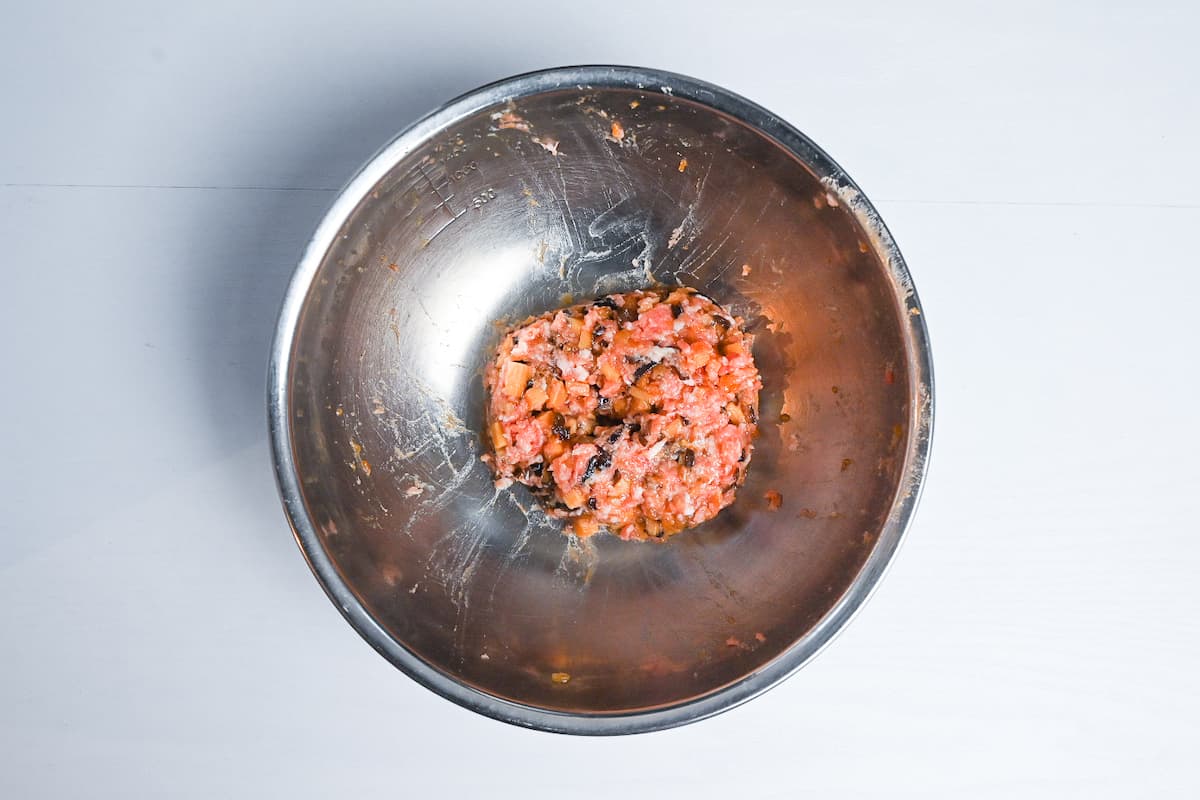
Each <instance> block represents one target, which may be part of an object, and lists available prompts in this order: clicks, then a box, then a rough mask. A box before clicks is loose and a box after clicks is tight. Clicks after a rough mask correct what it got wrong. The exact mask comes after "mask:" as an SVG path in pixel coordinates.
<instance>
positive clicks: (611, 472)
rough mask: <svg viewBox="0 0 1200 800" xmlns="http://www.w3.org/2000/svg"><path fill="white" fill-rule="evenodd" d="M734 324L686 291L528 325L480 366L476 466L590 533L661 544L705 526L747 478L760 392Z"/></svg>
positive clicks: (598, 303)
mask: <svg viewBox="0 0 1200 800" xmlns="http://www.w3.org/2000/svg"><path fill="white" fill-rule="evenodd" d="M752 345H753V337H752V336H751V335H750V334H748V333H746V332H745V331H743V330H742V321H741V320H740V319H738V318H737V317H734V316H732V315H731V314H730V313H729V312H727V311H726V310H725V309H723V308H722V307H721V306H719V305H717V304H716V303H714V302H713V301H712V300H710V299H709V298H707V297H705V296H704V295H702V294H700V293H699V292H697V291H696V290H694V289H689V288H677V289H672V290H663V291H639V292H629V293H626V294H614V295H610V296H608V297H602V298H600V299H598V300H595V301H593V302H591V303H586V304H582V305H575V306H571V307H569V308H562V309H559V310H557V311H553V312H550V313H548V314H544V315H542V316H540V317H530V318H529V319H527V320H525V321H524V322H523V323H522V324H521V325H519V326H517V327H516V328H514V329H512V330H510V331H509V332H508V333H507V334H506V335H505V337H504V339H503V341H502V342H501V344H500V346H499V348H498V349H497V351H496V354H495V357H494V358H493V359H492V361H491V362H490V363H489V364H488V367H487V370H486V372H485V376H484V381H485V384H486V389H487V395H488V401H487V402H488V408H487V415H488V430H487V437H486V438H487V439H488V441H489V442H490V444H491V446H492V452H491V453H489V454H488V455H486V456H484V460H485V461H487V462H488V463H490V464H491V466H492V469H493V470H494V472H495V474H496V485H497V486H500V487H505V486H508V485H510V484H511V483H512V482H513V481H516V482H519V483H523V484H525V485H527V486H529V487H530V488H531V489H532V490H533V491H534V493H535V494H536V495H537V496H538V497H539V498H540V499H541V501H542V505H543V507H544V508H545V509H546V513H547V514H549V515H551V516H554V517H563V518H571V519H572V524H573V527H574V531H575V533H576V534H578V535H580V536H588V535H591V534H592V533H595V532H596V531H597V530H598V529H599V528H601V527H603V528H607V529H608V530H610V531H612V532H613V533H616V534H617V535H618V536H620V537H621V538H623V539H648V538H654V539H661V538H664V537H667V536H670V535H672V534H675V533H678V532H679V531H682V530H684V529H686V528H690V527H693V526H695V525H699V524H700V523H701V522H704V521H705V520H708V519H711V518H712V517H714V516H716V514H717V512H719V511H720V510H721V509H722V508H724V507H725V506H727V505H729V504H730V503H732V502H733V499H734V495H735V493H736V491H737V487H738V486H739V485H740V484H741V482H742V480H743V479H744V477H745V474H746V467H747V466H748V465H749V463H750V454H751V451H752V449H753V444H752V440H753V438H754V435H755V431H756V427H757V423H758V415H757V408H758V392H759V389H760V388H762V381H761V379H760V377H759V374H758V370H757V368H755V366H754V358H753V356H752V354H751V347H752Z"/></svg>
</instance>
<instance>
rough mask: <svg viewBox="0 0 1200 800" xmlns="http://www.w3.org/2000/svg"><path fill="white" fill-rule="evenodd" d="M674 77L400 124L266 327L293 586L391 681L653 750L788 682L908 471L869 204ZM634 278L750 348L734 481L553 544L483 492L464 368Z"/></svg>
mask: <svg viewBox="0 0 1200 800" xmlns="http://www.w3.org/2000/svg"><path fill="white" fill-rule="evenodd" d="M575 77H580V76H575ZM670 77H671V78H674V79H675V82H674V85H673V86H672V87H669V88H668V89H666V90H664V89H663V88H661V87H660V86H658V85H653V87H652V88H638V87H637V86H636V83H638V81H636V80H633V79H631V77H630V76H629V75H628V74H622V73H621V72H620V71H615V72H613V71H610V72H602V71H593V73H591V74H585V75H583V76H582V78H581V79H580V80H570V79H568V78H564V77H563V76H562V75H561V74H560V75H557V76H556V75H554V74H551V75H550V76H546V75H542V76H535V77H534V78H531V79H525V83H523V84H512V85H510V86H508V87H505V88H503V89H501V90H496V89H492V90H488V91H484V92H481V93H480V94H478V95H476V96H474V97H473V98H468V99H466V100H464V101H459V102H458V103H457V104H455V105H452V106H451V107H449V108H448V109H447V110H446V111H443V112H442V113H440V114H439V115H437V116H435V117H433V118H430V119H427V120H425V121H424V122H422V123H420V124H419V125H418V126H417V128H416V129H414V130H413V131H410V132H409V133H408V134H406V135H405V137H402V138H401V139H400V140H398V142H397V143H395V144H393V145H392V146H391V147H390V148H389V149H388V150H385V151H384V153H383V154H381V156H379V157H378V158H377V159H376V161H375V162H373V166H371V167H368V168H367V169H365V170H364V172H363V174H361V175H360V176H359V177H358V178H357V179H356V181H355V182H354V183H353V184H352V185H351V187H350V189H348V190H347V192H346V195H344V196H343V199H342V200H341V201H340V202H342V203H344V204H346V206H345V208H346V209H347V210H349V213H348V214H342V213H341V211H340V210H339V209H338V207H337V206H335V209H334V211H332V212H331V214H330V218H329V219H327V220H326V223H325V225H324V228H323V231H324V233H322V232H321V231H319V232H318V234H317V236H316V238H315V239H314V244H313V249H312V250H310V254H309V256H308V257H307V263H308V269H307V271H306V270H305V268H304V267H303V266H302V269H301V272H300V273H299V274H298V277H297V279H296V280H297V282H296V284H294V286H293V289H292V297H291V299H290V300H289V307H288V308H287V309H285V312H284V315H283V319H282V321H281V328H280V344H279V347H280V352H279V353H277V358H278V359H279V362H278V363H277V364H276V365H275V367H274V369H275V370H276V371H275V373H274V374H273V380H274V388H273V391H274V393H275V394H274V397H275V401H276V406H277V408H276V411H277V416H278V418H277V419H276V420H275V422H276V431H275V433H276V440H277V442H276V446H277V454H278V455H279V457H280V465H279V466H280V475H281V483H282V484H283V487H284V494H285V498H286V499H288V501H289V510H290V512H291V515H292V518H293V524H294V525H295V527H296V528H297V534H298V537H299V538H300V539H301V543H302V545H303V546H304V547H305V549H306V551H307V555H308V556H309V558H310V561H312V562H313V564H314V568H315V569H316V570H317V572H318V575H319V576H320V577H322V579H323V581H324V583H325V584H326V588H327V590H329V591H330V593H331V595H332V596H333V598H334V600H335V602H337V603H338V604H339V606H341V607H342V609H343V612H344V613H346V614H347V616H348V617H350V619H351V621H352V622H353V623H354V624H355V626H356V627H357V628H359V630H360V632H362V633H363V634H364V635H365V636H366V637H367V638H368V639H370V640H372V642H373V644H375V646H376V647H377V648H379V649H380V650H381V651H382V652H384V653H385V655H387V656H388V657H389V658H391V659H392V660H393V661H395V662H396V663H398V664H399V665H400V666H401V667H403V668H405V669H406V671H408V672H410V674H413V675H414V677H417V678H418V679H419V680H421V681H422V682H423V683H426V685H429V686H431V688H434V689H435V690H437V691H439V692H442V693H443V694H446V695H447V696H450V697H452V698H453V699H456V700H458V701H459V702H464V703H465V704H467V705H470V706H472V707H474V708H476V709H477V710H482V711H484V712H486V713H491V714H493V715H495V716H498V717H500V718H503V719H507V720H509V721H515V722H518V723H521V724H531V725H537V726H540V727H546V728H551V729H561V730H577V731H582V732H615V731H617V730H636V729H646V728H651V727H661V726H663V725H666V724H676V723H678V722H680V721H686V720H687V719H689V718H694V717H696V716H702V715H703V714H705V713H712V712H713V711H715V710H720V708H723V707H725V706H727V705H730V704H732V703H734V702H737V701H739V700H740V699H745V697H748V696H750V695H752V694H754V693H757V691H761V690H762V689H763V688H765V687H766V686H767V685H769V684H770V683H771V682H774V681H776V680H778V679H780V678H781V677H782V676H784V675H786V674H787V673H788V672H790V671H792V670H793V669H795V668H796V667H797V666H799V665H800V664H801V663H803V661H804V660H806V659H807V658H808V657H810V656H811V655H812V653H814V652H815V651H816V650H817V649H818V648H819V647H820V646H821V645H823V644H824V643H825V642H826V641H827V640H828V638H829V637H830V636H831V635H832V634H833V633H834V632H835V631H836V629H837V628H838V627H840V625H841V624H843V623H844V622H845V620H846V619H847V618H848V616H849V614H851V613H852V612H853V610H854V608H856V607H857V605H858V604H859V603H860V602H861V601H862V599H863V598H864V597H865V595H866V593H867V592H868V591H869V590H870V588H871V586H872V585H873V583H874V581H875V580H876V579H877V578H878V576H879V573H880V572H881V571H882V569H883V567H884V566H885V565H886V562H887V560H888V558H889V557H890V555H891V553H892V551H893V550H894V548H895V546H896V543H897V542H898V540H899V536H900V534H901V533H902V530H903V527H904V524H905V522H906V520H907V516H908V514H909V513H910V512H911V510H912V504H913V502H914V501H915V497H914V494H915V489H916V488H917V484H919V479H920V475H921V472H922V469H923V465H924V457H925V454H926V452H927V448H928V433H929V431H928V428H929V412H930V408H929V401H930V396H929V389H930V387H929V372H928V362H927V352H926V351H925V339H924V330H923V327H922V322H921V318H920V316H919V308H918V307H917V305H916V302H917V301H916V298H915V295H914V294H913V293H912V289H911V285H910V284H909V282H908V279H907V273H906V272H905V271H904V267H903V264H902V262H901V261H900V260H899V254H898V252H896V251H895V248H894V246H892V244H891V242H890V239H889V238H888V237H887V234H886V231H885V230H884V229H883V228H882V226H881V225H880V224H879V222H878V220H877V218H875V217H874V215H873V212H872V211H871V209H870V207H869V205H867V204H866V202H865V200H864V199H863V198H861V196H860V195H858V193H857V191H856V190H855V189H854V187H853V185H852V184H850V183H849V181H848V179H845V178H844V176H843V175H841V174H840V172H839V171H838V170H837V168H836V165H833V164H832V162H831V161H828V159H827V157H825V156H824V154H822V153H820V151H818V150H816V149H815V148H813V147H812V146H811V144H809V143H807V141H806V140H803V139H802V138H793V140H791V141H789V142H788V144H789V146H788V147H784V146H781V144H780V142H778V141H776V140H774V139H772V138H770V137H768V136H766V135H764V134H763V132H762V130H760V129H759V127H756V126H755V125H751V124H747V123H746V122H744V121H741V120H739V119H736V118H735V117H734V116H733V115H732V114H731V113H727V112H729V111H730V110H731V109H732V110H733V111H738V112H739V116H741V117H742V118H743V119H745V118H747V117H753V116H754V115H755V114H759V113H761V114H764V115H765V113H766V112H762V111H761V109H756V108H753V107H749V106H742V105H739V103H741V101H740V100H736V98H735V99H732V100H731V99H729V96H726V95H723V94H721V95H712V94H711V93H708V94H706V92H709V90H710V89H711V87H705V86H704V85H703V84H695V83H690V82H687V81H686V80H684V79H681V78H677V76H670ZM514 86H515V87H516V88H515V90H514ZM513 94H516V95H517V97H515V99H510V98H511V97H512V95H513ZM521 95H525V96H521ZM689 97H690V99H689ZM697 101H705V102H697ZM714 106H720V107H722V108H724V109H725V110H724V111H721V110H717V108H715V107H714ZM757 122H758V125H759V126H760V127H768V126H770V125H776V126H779V125H781V123H778V121H773V120H771V119H770V118H769V117H760V118H759V119H758V120H757ZM774 130H775V132H776V133H777V135H780V136H783V134H784V133H786V134H787V135H788V136H793V137H798V134H795V132H794V131H791V132H789V131H790V129H785V128H776V129H774ZM781 131H782V133H781ZM804 148H809V149H808V150H804ZM796 151H800V152H799V153H797V152H796ZM798 155H799V156H800V157H797V156H798ZM350 209H352V210H350ZM339 217H340V218H339ZM323 237H324V238H323ZM655 283H663V284H677V283H682V284H687V285H692V286H696V287H698V288H700V289H702V290H703V291H705V292H707V293H709V294H711V295H712V296H713V297H715V298H718V299H719V300H720V301H722V302H724V303H726V304H728V305H730V306H731V307H732V308H733V309H734V310H735V312H736V313H738V314H739V315H741V316H743V317H744V318H746V319H747V320H748V321H749V322H748V324H749V325H750V327H751V328H752V329H753V330H754V331H755V332H756V333H757V341H756V345H755V357H756V359H757V362H758V364H759V366H760V369H761V371H762V374H763V378H764V390H763V394H762V399H761V414H760V416H761V419H762V421H763V422H762V426H761V436H760V438H759V439H758V442H757V444H756V449H755V453H754V457H753V463H752V465H751V468H750V470H749V475H748V479H747V481H746V484H745V486H744V487H743V488H742V489H741V491H740V493H739V496H738V500H737V502H736V503H735V504H734V505H733V506H732V507H731V508H729V509H727V510H726V511H724V512H723V513H722V514H721V515H720V516H719V517H718V518H717V519H715V520H713V521H712V522H710V523H707V524H705V525H703V526H701V527H700V528H699V529H696V530H694V531H692V532H689V533H685V534H683V535H680V536H678V537H675V538H673V539H671V540H670V541H669V542H668V543H666V544H665V545H657V544H638V543H625V542H621V541H619V540H617V539H615V538H614V537H610V536H598V537H593V538H591V539H588V540H583V541H580V540H576V539H574V538H572V537H568V536H564V535H563V534H562V533H561V532H560V525H559V523H557V522H554V521H551V520H548V519H547V518H546V517H545V516H544V515H543V514H542V513H541V512H540V511H539V509H538V507H537V504H536V502H534V501H533V499H532V498H531V497H530V495H529V494H528V493H527V492H526V491H525V490H524V489H523V488H522V487H513V488H510V489H505V490H500V491H497V490H495V489H494V488H493V486H492V483H491V479H490V476H489V473H488V470H487V468H486V466H485V465H483V464H481V463H480V461H479V456H480V454H481V452H482V451H481V443H480V439H479V436H478V431H479V430H480V429H481V427H482V426H481V419H482V408H483V396H482V384H481V371H482V366H483V364H484V361H485V359H486V358H487V355H488V353H489V351H490V349H491V347H492V346H493V345H494V343H495V342H496V341H497V339H498V337H499V336H500V335H501V333H502V330H503V326H504V325H505V324H506V323H507V322H510V321H515V320H519V319H520V318H521V317H523V316H524V315H526V314H532V313H539V312H542V311H544V310H545V309H547V308H552V307H555V306H558V305H562V304H563V303H564V302H566V300H565V298H564V295H566V294H570V295H573V296H574V297H575V298H583V297H589V296H594V295H598V294H604V293H609V292H614V291H620V290H626V289H632V288H637V287H643V286H647V285H651V284H655ZM770 489H774V490H777V491H779V492H780V493H781V494H782V496H783V506H782V508H781V509H779V510H778V511H774V512H772V511H769V510H768V509H767V508H766V507H765V503H764V500H763V494H764V492H766V491H767V490H770ZM556 673H557V674H559V675H558V678H557V680H556V679H555V678H553V677H552V676H554V675H555V674H556ZM564 674H565V675H568V676H569V679H567V680H566V681H565V682H563V677H562V676H563V675H564ZM689 707H691V708H692V711H687V710H684V711H678V709H687V708H689ZM673 709H674V711H673ZM664 714H665V716H664ZM571 715H580V718H583V719H590V720H592V721H593V722H585V723H582V724H578V723H577V721H576V720H575V719H574V718H573V717H572V716H571ZM597 715H599V717H597ZM656 715H657V716H656ZM597 718H600V719H601V722H600V723H595V724H594V721H595V720H596V719H597ZM604 718H608V719H610V720H614V719H615V720H618V722H614V723H612V724H611V725H609V727H607V728H605V727H604V723H603V719H604ZM588 725H591V726H592V727H590V728H589V727H588ZM602 729H603V730H602Z"/></svg>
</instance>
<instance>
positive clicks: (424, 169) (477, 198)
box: [413, 160, 498, 246]
mask: <svg viewBox="0 0 1200 800" xmlns="http://www.w3.org/2000/svg"><path fill="white" fill-rule="evenodd" d="M431 170H432V171H431ZM413 172H414V173H417V174H419V175H420V176H421V177H422V178H424V179H425V183H427V184H429V190H430V191H431V192H432V193H433V195H434V197H436V198H437V201H438V202H437V203H436V204H435V205H434V208H435V209H441V210H442V211H444V212H445V213H446V220H445V222H443V223H442V224H441V225H440V226H438V228H437V230H435V231H433V233H432V234H430V235H428V236H426V237H425V246H428V245H429V243H430V242H432V241H433V240H434V239H436V238H437V237H438V234H440V233H441V232H442V231H444V230H446V228H448V227H450V225H451V224H452V223H453V222H454V221H455V220H457V219H459V218H460V217H462V216H463V215H464V214H466V213H467V212H468V211H470V210H471V209H476V210H479V209H482V208H483V207H484V206H485V205H487V204H488V203H490V202H491V201H492V200H495V199H496V197H497V196H498V195H497V192H496V190H495V189H493V188H492V187H490V186H489V187H486V188H484V189H482V190H480V191H479V192H477V193H475V194H473V195H472V196H471V197H470V198H468V199H467V201H466V202H465V203H464V204H463V205H462V206H457V205H456V204H455V203H453V202H452V201H453V200H454V198H455V193H454V191H453V189H452V188H451V187H453V185H454V184H455V183H457V182H461V181H463V180H465V179H466V178H468V177H471V176H478V175H479V174H480V171H479V162H477V161H474V160H472V161H470V162H468V163H466V164H464V165H463V166H461V167H458V168H457V169H455V170H454V171H453V172H448V171H447V170H446V167H445V165H444V164H443V162H442V161H441V160H434V161H433V162H432V163H430V162H425V163H421V164H418V165H417V166H416V168H415V169H414V170H413Z"/></svg>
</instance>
